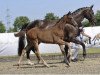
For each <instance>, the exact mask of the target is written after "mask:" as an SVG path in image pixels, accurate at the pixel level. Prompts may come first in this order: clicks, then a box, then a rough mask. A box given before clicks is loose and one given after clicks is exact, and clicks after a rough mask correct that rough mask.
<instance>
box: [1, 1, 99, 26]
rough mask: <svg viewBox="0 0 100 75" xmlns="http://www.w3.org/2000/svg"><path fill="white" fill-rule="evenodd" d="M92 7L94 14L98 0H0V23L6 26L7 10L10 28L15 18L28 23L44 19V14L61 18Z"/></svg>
mask: <svg viewBox="0 0 100 75" xmlns="http://www.w3.org/2000/svg"><path fill="white" fill-rule="evenodd" d="M91 5H94V7H93V10H94V12H95V13H96V11H97V10H100V0H0V21H2V22H3V23H4V24H5V25H7V17H6V16H7V9H9V12H8V13H9V15H10V17H9V19H8V20H9V21H10V22H11V23H10V26H12V25H13V23H14V20H15V18H16V17H19V16H27V17H28V18H29V19H30V21H34V20H36V19H44V16H45V15H46V13H50V12H52V13H54V14H55V15H57V16H59V17H62V16H63V15H64V14H66V13H68V12H69V11H71V12H73V11H75V10H77V9H78V8H81V7H89V6H91Z"/></svg>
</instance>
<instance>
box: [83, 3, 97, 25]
mask: <svg viewBox="0 0 100 75" xmlns="http://www.w3.org/2000/svg"><path fill="white" fill-rule="evenodd" d="M92 8H93V5H92V6H90V7H85V8H84V12H83V15H84V17H85V18H86V19H88V20H89V22H90V23H91V24H92V25H95V24H96V19H95V16H94V12H93V10H92Z"/></svg>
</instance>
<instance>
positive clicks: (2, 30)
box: [0, 21, 6, 33]
mask: <svg viewBox="0 0 100 75" xmlns="http://www.w3.org/2000/svg"><path fill="white" fill-rule="evenodd" d="M5 31H6V28H5V26H4V24H3V23H2V22H1V21H0V33H4V32H5Z"/></svg>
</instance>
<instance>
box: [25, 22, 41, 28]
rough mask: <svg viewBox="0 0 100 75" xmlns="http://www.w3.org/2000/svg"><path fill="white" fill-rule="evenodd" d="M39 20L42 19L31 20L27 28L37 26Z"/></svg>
mask: <svg viewBox="0 0 100 75" xmlns="http://www.w3.org/2000/svg"><path fill="white" fill-rule="evenodd" d="M39 21H40V20H34V21H32V22H30V23H29V24H28V26H27V29H31V28H34V27H36V26H37V25H38V24H39Z"/></svg>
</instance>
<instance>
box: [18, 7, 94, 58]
mask: <svg viewBox="0 0 100 75" xmlns="http://www.w3.org/2000/svg"><path fill="white" fill-rule="evenodd" d="M92 8H93V5H92V6H90V7H83V8H79V9H77V10H76V11H74V12H73V13H72V16H73V18H74V19H75V21H76V22H77V23H78V26H77V27H78V28H79V27H81V26H83V25H82V23H81V21H83V19H84V18H86V19H88V20H89V22H90V23H91V24H92V25H95V17H94V12H93V10H92ZM56 22H57V21H53V22H49V21H44V20H36V21H34V22H31V23H29V24H28V25H27V27H28V28H29V29H31V28H33V27H35V26H39V27H41V28H45V29H47V28H49V27H52V26H53V25H54V24H55V23H56ZM27 27H25V26H23V27H22V29H21V31H23V29H26V28H27ZM79 34H80V33H78V35H79ZM24 39H25V36H20V37H19V44H18V45H19V46H18V47H19V48H18V54H19V55H21V53H22V49H23V48H24V45H25V44H24ZM71 42H74V43H77V44H80V45H82V47H83V50H85V44H84V43H83V42H81V41H78V40H74V41H73V40H71ZM31 50H32V51H33V52H34V51H35V50H34V47H32V48H30V50H29V51H28V52H27V59H30V57H29V54H30V51H31ZM65 51H68V47H67V46H65ZM84 56H85V55H84Z"/></svg>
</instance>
